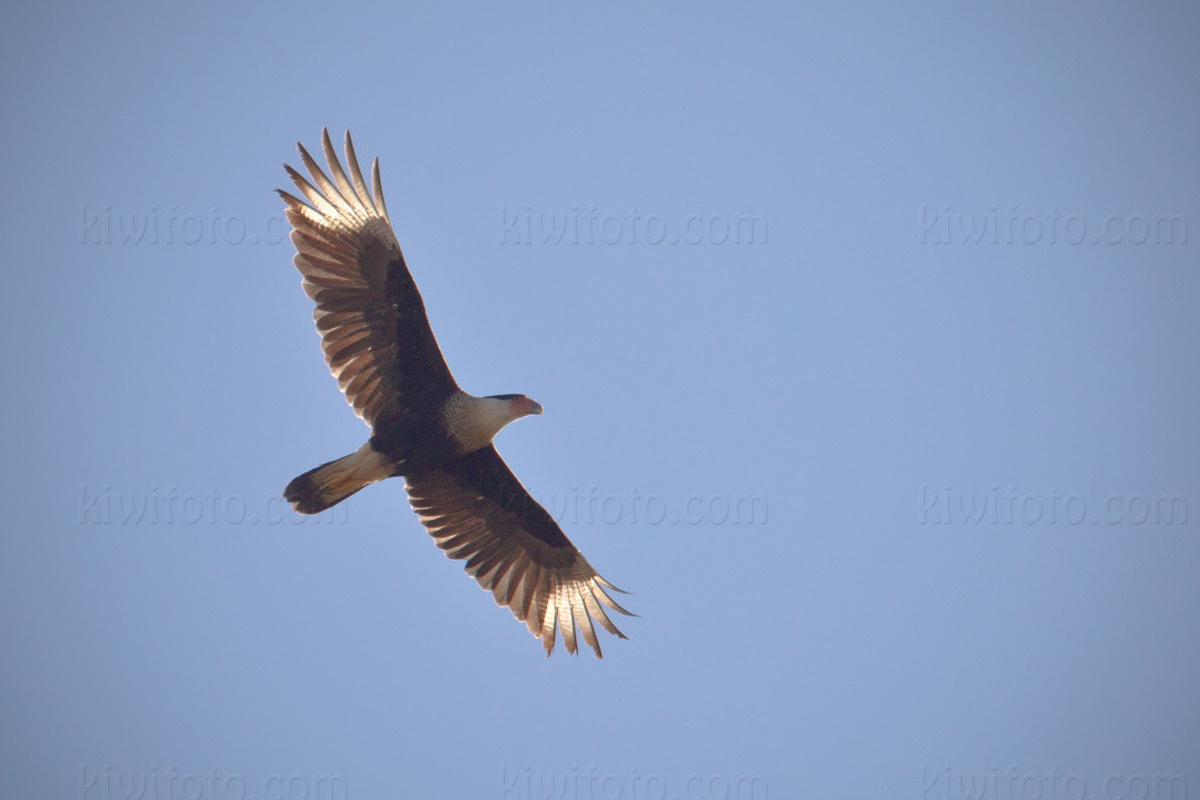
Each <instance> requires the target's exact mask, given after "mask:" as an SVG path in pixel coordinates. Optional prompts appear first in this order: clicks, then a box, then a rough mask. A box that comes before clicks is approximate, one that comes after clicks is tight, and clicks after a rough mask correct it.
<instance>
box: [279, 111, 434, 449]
mask: <svg viewBox="0 0 1200 800" xmlns="http://www.w3.org/2000/svg"><path fill="white" fill-rule="evenodd" d="M297 146H298V147H299V148H300V157H301V158H302V159H303V160H304V166H305V167H307V168H308V172H309V174H310V175H312V179H313V182H315V183H316V186H313V184H312V183H309V181H308V180H306V179H305V178H304V176H302V175H301V174H300V173H298V172H297V171H296V170H294V169H292V168H291V167H290V166H288V165H286V164H285V165H284V169H286V170H287V171H288V175H290V176H291V178H292V181H293V182H295V184H296V187H297V188H298V189H299V190H300V193H301V194H302V195H304V197H305V198H306V199H307V200H308V202H307V203H306V202H304V201H303V200H301V199H299V198H298V197H295V196H294V195H291V194H288V193H287V192H285V191H283V190H282V189H280V190H278V191H279V195H280V197H282V198H283V199H284V202H286V203H287V210H286V213H287V219H288V222H290V223H291V225H292V229H293V230H292V243H293V244H294V245H295V246H296V256H295V258H294V259H293V260H292V263H294V264H295V265H296V269H298V270H300V274H301V275H303V276H304V280H303V283H302V284H301V285H302V286H303V287H304V292H305V294H307V295H308V296H309V297H310V298H312V299H313V300H314V301H315V302H316V304H317V307H316V310H315V311H313V319H314V320H316V323H317V331H318V333H320V334H321V349H322V350H323V351H324V352H325V362H326V363H327V364H328V365H329V370H330V372H332V373H333V376H334V377H335V378H337V382H338V386H339V387H340V388H341V390H342V392H343V393H344V394H345V395H346V400H347V401H348V402H349V403H350V405H351V406H353V408H354V413H355V414H357V415H358V416H359V417H361V418H362V419H363V420H364V421H365V422H366V423H367V424H369V425H372V426H373V425H374V423H375V420H376V419H377V418H378V417H379V416H380V414H381V413H385V412H386V413H403V412H407V411H412V410H414V409H418V408H422V407H427V406H430V405H436V404H438V403H440V402H441V401H443V400H445V399H446V398H447V397H449V396H450V395H451V394H453V393H454V392H456V391H457V390H458V384H457V383H455V381H454V377H453V376H452V375H451V374H450V369H449V367H447V366H446V360H445V359H444V358H443V357H442V351H441V349H440V348H439V347H438V344H437V340H436V339H435V338H434V336H433V331H432V330H431V329H430V327H429V319H428V318H427V317H426V315H425V303H424V302H423V301H422V300H421V293H420V292H419V291H417V286H416V284H415V283H413V279H412V276H411V275H410V274H409V272H408V267H407V266H406V265H405V263H404V256H403V254H401V252H400V244H399V242H397V241H396V234H395V232H394V231H392V225H391V222H390V221H389V220H388V214H387V206H386V205H385V204H384V200H383V187H382V186H381V184H380V181H379V159H375V163H374V164H373V165H372V167H371V183H372V186H373V188H374V197H372V195H371V192H370V191H368V190H367V185H366V182H365V181H364V180H363V176H362V171H361V170H360V169H359V167H358V159H357V158H356V157H355V155H354V144H353V142H352V141H351V140H350V132H349V131H346V163H347V165H348V166H349V167H350V178H347V176H346V173H345V172H344V171H343V170H342V165H341V164H340V163H339V162H338V158H337V154H336V153H335V152H334V150H333V144H332V143H331V142H330V141H329V131H328V129H326V130H323V131H322V132H321V146H322V148H323V149H324V151H325V160H326V161H327V162H328V163H329V171H330V172H331V173H332V174H333V180H332V181H331V180H330V179H329V178H328V177H327V176H326V175H325V173H324V172H322V171H321V168H320V167H319V166H318V165H317V162H316V161H314V160H313V158H312V156H310V155H309V154H308V151H307V150H305V149H304V146H303V145H297ZM351 179H353V182H352V181H351Z"/></svg>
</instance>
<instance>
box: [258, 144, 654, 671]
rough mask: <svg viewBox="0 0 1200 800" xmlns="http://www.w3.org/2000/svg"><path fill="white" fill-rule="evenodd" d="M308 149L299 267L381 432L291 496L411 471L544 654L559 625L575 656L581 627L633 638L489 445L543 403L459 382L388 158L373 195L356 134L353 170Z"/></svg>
mask: <svg viewBox="0 0 1200 800" xmlns="http://www.w3.org/2000/svg"><path fill="white" fill-rule="evenodd" d="M297 146H298V147H299V149H300V158H301V159H302V160H303V162H304V166H305V167H306V168H307V169H308V172H309V174H310V175H311V176H312V181H311V182H310V181H309V180H308V179H306V178H305V177H304V176H303V175H301V174H300V173H299V172H297V171H296V170H294V169H292V168H291V167H290V166H288V165H287V164H285V165H284V169H286V170H287V173H288V175H289V176H291V179H292V181H293V182H294V183H295V184H296V187H297V189H298V190H299V193H300V194H301V195H303V196H304V199H303V200H302V199H300V198H299V197H296V196H295V195H292V194H289V193H288V192H285V191H283V190H282V189H279V190H277V191H278V192H279V196H280V197H282V198H283V200H284V202H285V203H286V204H287V209H286V214H287V219H288V222H289V223H290V224H291V226H292V243H293V244H294V245H295V246H296V255H295V257H294V258H293V260H292V263H294V264H295V265H296V269H298V270H300V274H301V275H302V276H303V281H302V283H301V285H302V286H303V287H304V292H305V294H307V295H308V296H309V298H310V299H312V300H313V302H315V303H316V306H317V307H316V309H315V310H314V311H313V318H314V320H315V321H316V323H317V332H318V333H319V334H320V336H321V349H322V350H323V351H324V353H325V362H326V363H327V364H328V365H329V369H330V371H331V372H332V373H333V376H334V377H335V378H336V379H337V382H338V386H339V387H340V388H341V390H342V393H343V394H345V396H346V400H347V402H349V403H350V405H351V406H352V407H353V408H354V413H355V414H357V415H358V416H359V417H360V418H361V419H362V420H363V421H364V422H366V423H367V425H368V426H370V428H371V438H370V439H368V440H367V442H366V444H364V445H363V446H362V447H360V448H358V450H356V451H355V452H353V453H351V454H350V455H348V456H344V457H342V458H339V459H337V460H335V461H330V462H328V463H326V464H322V465H321V466H319V467H317V468H316V469H311V470H309V471H308V472H305V473H304V474H303V475H300V476H299V477H297V478H296V479H295V480H293V481H292V482H291V483H289V484H288V485H287V488H286V489H284V492H283V496H284V497H285V498H286V499H287V501H288V502H289V503H290V504H291V506H292V508H293V509H295V510H296V511H298V512H300V513H301V514H316V513H319V512H321V511H324V510H325V509H327V508H330V507H331V506H334V505H336V504H337V503H340V502H341V501H342V500H345V499H346V498H347V497H349V496H350V495H352V494H354V493H355V492H357V491H359V490H360V489H362V488H364V487H366V486H368V485H370V484H372V483H375V482H376V481H381V480H384V479H385V478H391V477H402V478H404V484H405V489H406V490H407V492H408V500H409V504H410V505H411V506H412V509H413V511H415V512H416V513H417V516H418V517H419V518H420V520H421V524H422V525H424V526H425V528H426V530H428V531H429V533H430V534H431V535H432V536H433V538H434V541H435V542H436V543H437V546H438V547H440V548H441V549H442V550H443V551H445V553H446V555H447V556H449V557H450V558H453V559H460V560H465V561H466V565H465V569H466V571H467V573H468V574H469V575H471V576H472V577H474V578H475V580H476V581H478V582H479V585H480V586H481V587H482V588H483V589H485V590H487V591H490V592H491V593H492V596H493V597H494V598H495V599H496V602H497V603H498V604H500V605H501V606H507V607H508V609H509V610H510V611H512V613H513V615H514V616H515V617H516V618H517V619H518V620H520V621H522V622H524V623H525V624H526V626H527V627H528V628H529V631H530V633H532V634H533V635H534V636H536V637H539V638H540V639H541V640H542V645H543V647H545V649H546V655H547V656H549V655H550V654H551V653H552V652H553V650H554V642H555V638H556V630H561V631H562V637H563V643H564V645H565V646H566V648H567V652H569V653H575V652H576V636H577V635H579V636H582V637H583V640H584V641H585V642H586V643H587V644H588V645H589V646H590V647H591V648H592V650H593V651H594V652H595V654H596V657H597V658H600V657H602V653H601V650H600V642H599V640H598V639H597V637H596V630H595V624H596V623H598V624H599V625H600V627H602V628H604V630H606V631H608V632H609V633H611V634H614V635H616V636H618V637H620V638H622V639H624V638H626V637H625V635H624V634H623V633H621V632H620V631H619V630H617V627H616V625H614V624H613V623H612V620H611V619H609V617H608V614H607V613H606V612H605V610H604V608H605V607H606V606H607V607H608V608H610V609H612V610H614V611H618V612H620V613H622V614H627V615H630V616H633V615H632V614H630V612H628V611H626V610H625V609H623V608H621V606H620V605H618V604H617V603H616V601H614V600H613V599H612V596H611V595H610V594H609V591H610V590H611V591H616V592H620V591H621V590H620V589H617V588H616V587H615V586H613V585H612V584H611V583H609V582H608V581H606V580H604V578H602V577H600V575H599V574H598V573H597V572H596V570H595V569H593V568H592V565H591V564H589V563H588V562H587V559H585V558H584V557H583V554H582V553H580V552H579V550H577V549H576V548H575V546H574V545H573V544H571V541H570V540H569V539H567V537H566V535H565V534H563V532H562V528H560V527H559V526H558V523H556V522H555V521H554V519H553V518H552V517H551V516H550V514H549V513H547V512H546V509H544V508H543V507H542V506H541V505H540V504H538V503H537V501H535V500H534V499H533V497H531V496H530V494H529V493H528V492H527V491H525V488H524V487H523V486H522V485H521V482H520V481H518V480H517V478H516V476H514V475H513V473H512V471H511V470H510V469H509V468H508V466H507V465H506V464H505V463H504V460H503V459H502V458H500V454H499V453H497V452H496V448H495V446H494V445H493V444H492V438H493V437H494V436H495V435H496V434H497V433H498V432H499V431H500V429H501V428H503V427H504V426H505V425H507V424H508V423H510V422H512V421H513V420H515V419H519V418H521V417H524V416H528V415H530V414H541V413H542V407H541V406H540V405H539V404H537V403H535V402H534V401H533V400H531V399H529V398H528V397H526V396H525V395H523V394H497V395H490V396H488V397H475V396H474V395H471V394H468V393H466V392H464V391H463V390H462V389H460V388H459V387H458V383H456V382H455V380H454V377H453V376H452V375H451V374H450V368H449V367H447V366H446V361H445V359H444V358H443V357H442V351H441V349H440V348H439V347H438V344H437V340H436V339H435V338H434V336H433V331H432V330H431V329H430V327H429V320H428V318H427V317H426V315H425V303H424V302H423V301H422V300H421V294H420V292H418V291H417V286H416V284H415V283H413V279H412V275H410V274H409V271H408V266H407V265H406V264H405V262H404V256H403V255H402V254H401V252H400V244H399V242H398V241H397V240H396V234H395V232H394V231H393V230H392V225H391V221H390V220H389V218H388V213H387V206H386V205H385V204H384V200H383V187H382V185H381V184H380V179H379V159H378V158H377V159H375V162H374V164H373V165H372V168H371V189H370V190H368V188H367V184H366V181H365V180H363V174H362V170H360V169H359V166H358V159H357V158H356V157H355V154H354V144H353V142H352V141H351V139H350V132H349V131H346V145H345V152H346V165H347V167H348V168H349V170H350V174H349V176H347V174H346V172H345V171H344V170H343V169H342V165H341V163H339V161H338V157H337V153H336V152H335V151H334V149H333V143H332V142H331V141H330V140H329V131H328V129H325V130H323V131H322V133H321V146H322V149H323V150H324V151H325V160H326V161H327V162H328V164H329V172H330V175H331V176H332V179H331V178H330V176H327V175H326V174H325V173H324V172H323V171H322V170H321V167H320V166H319V165H318V164H317V162H316V161H314V160H313V158H312V156H310V155H309V154H308V151H307V150H305V149H304V146H303V145H299V144H298V145H297ZM314 184H315V185H314ZM305 201H307V202H305Z"/></svg>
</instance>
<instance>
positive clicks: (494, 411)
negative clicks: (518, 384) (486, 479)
mask: <svg viewBox="0 0 1200 800" xmlns="http://www.w3.org/2000/svg"><path fill="white" fill-rule="evenodd" d="M444 413H445V415H446V427H447V428H449V429H450V433H451V435H452V436H454V438H455V439H456V440H458V443H459V452H460V453H470V452H472V451H474V450H478V449H479V448H481V447H487V446H488V445H489V444H491V442H492V438H493V437H495V435H496V434H497V433H499V432H500V429H501V428H503V427H504V426H505V425H507V424H508V423H510V422H512V421H513V420H514V419H516V417H515V416H513V413H512V404H511V403H510V402H509V401H508V400H498V399H496V398H494V397H475V396H474V395H470V394H467V393H466V392H460V393H459V394H456V395H455V396H454V397H452V398H450V400H448V401H447V402H446V410H445V412H444Z"/></svg>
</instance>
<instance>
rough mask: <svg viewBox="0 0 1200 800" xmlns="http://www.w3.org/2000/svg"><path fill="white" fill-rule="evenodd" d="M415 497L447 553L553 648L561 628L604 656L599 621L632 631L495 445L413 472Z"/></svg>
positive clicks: (566, 637) (610, 628) (572, 647)
mask: <svg viewBox="0 0 1200 800" xmlns="http://www.w3.org/2000/svg"><path fill="white" fill-rule="evenodd" d="M405 484H406V488H407V490H408V497H409V503H410V504H411V505H412V508H413V510H414V511H415V512H416V513H417V515H418V517H419V518H420V520H421V522H422V524H423V525H424V526H425V528H426V529H427V530H428V531H429V533H430V534H431V535H432V536H433V539H434V541H435V542H436V544H437V546H438V547H439V548H441V549H442V551H443V552H445V553H446V555H447V556H449V557H450V558H453V559H456V560H465V561H466V563H465V565H464V568H465V570H466V572H467V573H468V574H469V575H471V576H472V577H473V578H475V580H476V581H478V583H479V585H480V587H482V588H483V589H485V590H486V591H489V592H491V594H492V597H493V599H495V601H496V603H497V604H499V605H501V606H506V607H507V608H508V609H509V611H511V612H512V614H513V616H514V617H516V618H517V619H518V620H521V621H523V622H525V624H526V627H528V628H529V632H530V633H532V634H533V635H534V636H536V637H538V638H540V639H541V640H542V645H543V647H544V648H545V650H546V655H550V653H551V652H553V650H554V644H555V640H556V638H557V635H558V632H560V631H561V633H562V639H563V646H564V647H566V649H567V652H568V653H575V652H577V650H578V647H579V639H582V640H583V642H584V643H585V644H587V645H588V647H590V648H591V649H592V651H593V652H594V653H595V654H596V657H597V658H600V657H602V656H603V653H602V651H601V647H600V641H599V638H598V637H597V636H596V627H595V626H596V624H597V623H598V624H599V626H600V627H601V628H603V629H604V630H605V631H607V632H609V633H611V634H613V635H614V636H617V637H620V638H622V639H624V638H625V635H624V634H623V633H621V631H620V630H618V629H617V626H616V625H614V624H613V622H612V619H611V618H610V617H609V616H608V614H607V613H605V611H604V606H608V607H609V608H611V609H613V610H615V611H619V612H620V613H623V614H626V615H629V616H633V615H632V614H630V612H628V611H626V610H625V609H623V608H621V607H620V606H618V605H617V604H616V603H614V602H613V601H612V599H611V598H610V597H609V596H608V595H607V594H606V593H605V587H609V588H615V587H612V585H611V584H610V583H608V581H605V580H604V579H603V578H601V577H600V575H599V574H598V573H597V572H596V570H595V569H593V568H592V565H591V564H589V563H588V562H587V559H585V558H584V557H583V554H582V553H580V552H579V550H577V549H576V548H575V546H574V545H573V544H571V542H570V540H569V539H567V537H566V536H565V535H564V534H563V532H562V529H561V528H560V527H559V526H558V524H557V523H556V522H555V521H554V519H553V518H552V517H551V516H550V515H549V514H548V513H547V512H546V510H545V509H544V508H543V507H542V506H541V505H539V504H538V503H537V502H536V501H535V500H534V499H533V497H531V496H530V495H529V493H528V492H527V491H525V488H524V487H523V486H521V483H520V481H518V480H517V479H516V477H515V476H514V475H513V474H512V472H511V471H510V470H509V469H508V467H507V465H505V463H504V460H503V459H501V458H500V454H499V453H497V452H496V448H495V447H493V446H491V445H489V446H487V447H485V448H483V449H482V450H477V451H475V452H473V453H469V454H467V455H465V456H462V457H461V458H459V459H457V460H456V461H454V462H453V463H452V464H450V465H449V466H447V467H443V468H440V469H435V470H429V471H426V472H421V473H417V474H413V475H408V476H405Z"/></svg>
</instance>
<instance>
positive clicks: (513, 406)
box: [491, 394, 542, 419]
mask: <svg viewBox="0 0 1200 800" xmlns="http://www.w3.org/2000/svg"><path fill="white" fill-rule="evenodd" d="M491 397H492V399H494V400H504V401H505V402H507V403H508V413H509V414H510V415H511V418H512V419H520V418H521V417H527V416H529V415H530V414H540V413H542V404H541V403H539V402H537V401H536V400H533V399H531V398H529V397H526V396H525V395H523V394H494V395H492V396H491Z"/></svg>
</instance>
